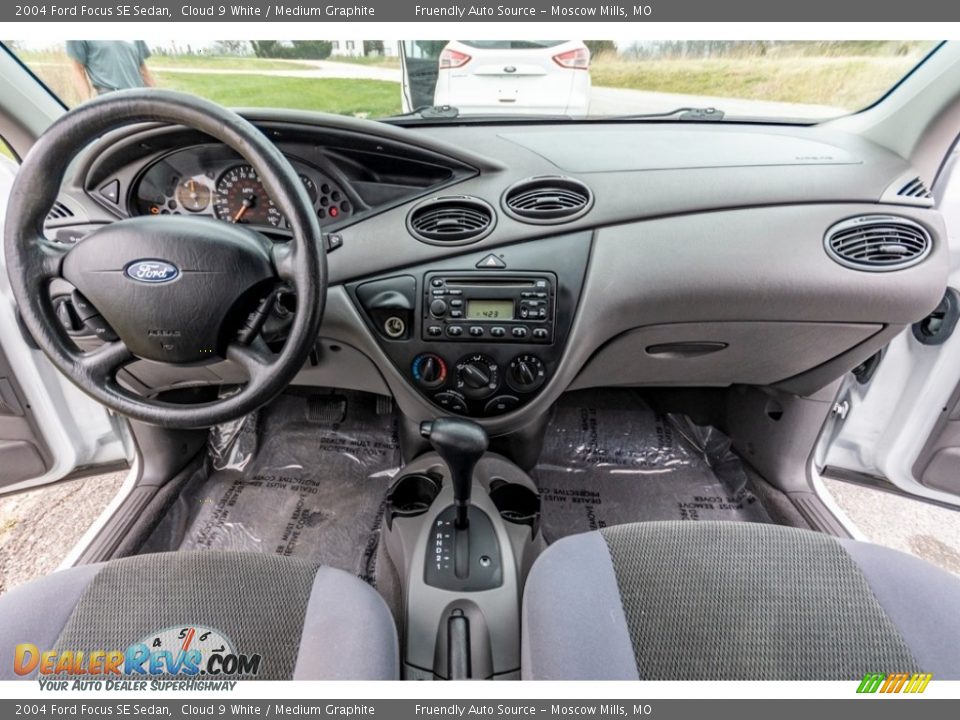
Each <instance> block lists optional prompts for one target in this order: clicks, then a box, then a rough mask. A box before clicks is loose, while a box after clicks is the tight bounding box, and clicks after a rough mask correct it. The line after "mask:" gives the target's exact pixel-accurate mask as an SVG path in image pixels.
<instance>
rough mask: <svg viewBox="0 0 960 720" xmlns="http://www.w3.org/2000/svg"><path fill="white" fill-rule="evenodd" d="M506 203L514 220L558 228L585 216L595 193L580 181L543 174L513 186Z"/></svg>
mask: <svg viewBox="0 0 960 720" xmlns="http://www.w3.org/2000/svg"><path fill="white" fill-rule="evenodd" d="M502 202H503V210H504V212H506V213H507V215H509V216H510V217H512V218H513V219H514V220H520V221H521V222H526V223H534V224H537V225H554V224H558V223H564V222H570V221H571V220H576V219H577V218H579V217H582V216H583V215H585V214H586V213H587V212H588V211H589V210H590V208H591V207H592V206H593V193H592V192H590V188H588V187H587V186H586V185H584V184H583V183H582V182H580V181H579V180H574V179H573V178H569V177H563V176H559V175H543V176H539V177H532V178H527V179H526V180H521V181H520V182H518V183H515V184H514V185H511V186H510V187H509V188H507V190H506V192H504V193H503V201H502Z"/></svg>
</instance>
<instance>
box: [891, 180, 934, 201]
mask: <svg viewBox="0 0 960 720" xmlns="http://www.w3.org/2000/svg"><path fill="white" fill-rule="evenodd" d="M897 195H898V196H900V197H905V198H917V199H920V198H925V199H926V198H932V197H933V195H931V194H930V191H929V190H928V189H927V185H926V183H924V182H923V180H922V179H921V178H920V177H915V178H912V179H911V180H910V181H908V182H907V183H906V184H905V185H904V186H903V187H901V188H900V189H899V190H897Z"/></svg>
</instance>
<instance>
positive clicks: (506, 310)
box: [467, 300, 513, 320]
mask: <svg viewBox="0 0 960 720" xmlns="http://www.w3.org/2000/svg"><path fill="white" fill-rule="evenodd" d="M467 320H513V300H467Z"/></svg>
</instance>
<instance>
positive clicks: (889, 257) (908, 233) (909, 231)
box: [824, 215, 933, 271]
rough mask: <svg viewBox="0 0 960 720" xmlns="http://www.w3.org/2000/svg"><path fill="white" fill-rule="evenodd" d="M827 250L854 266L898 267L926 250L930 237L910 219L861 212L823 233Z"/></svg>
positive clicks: (914, 261) (922, 255)
mask: <svg viewBox="0 0 960 720" xmlns="http://www.w3.org/2000/svg"><path fill="white" fill-rule="evenodd" d="M824 246H825V247H826V250H827V253H828V254H829V255H830V257H832V258H833V259H834V260H836V261H837V262H838V263H840V264H841V265H845V266H846V267H849V268H854V269H855V270H870V271H885V270H900V269H902V268H905V267H910V266H911V265H916V264H917V263H918V262H920V261H921V260H923V259H924V258H925V257H926V256H927V255H929V254H930V250H931V249H932V248H933V241H932V240H931V239H930V234H929V233H928V232H927V231H926V229H924V227H923V226H922V225H920V224H918V223H916V222H914V221H913V220H908V219H907V218H903V217H895V216H892V215H864V216H862V217H856V218H851V219H850V220H844V221H843V222H841V223H837V224H836V225H834V226H833V227H831V228H830V229H829V230H827V234H826V236H825V237H824Z"/></svg>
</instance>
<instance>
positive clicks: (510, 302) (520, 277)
mask: <svg viewBox="0 0 960 720" xmlns="http://www.w3.org/2000/svg"><path fill="white" fill-rule="evenodd" d="M423 292H424V296H423V308H422V318H423V323H422V334H423V339H424V340H434V341H444V340H445V341H456V342H464V341H471V340H475V341H484V342H517V343H545V344H549V343H551V342H553V328H554V309H555V307H556V277H555V276H554V275H553V274H552V273H538V274H519V273H498V274H496V275H491V274H490V273H489V272H486V271H480V272H459V273H427V275H426V276H425V277H424V290H423Z"/></svg>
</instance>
